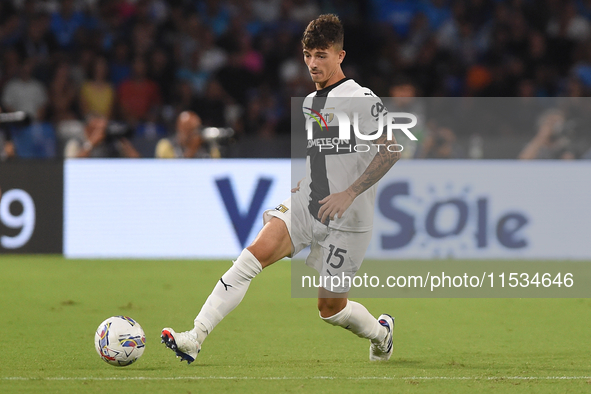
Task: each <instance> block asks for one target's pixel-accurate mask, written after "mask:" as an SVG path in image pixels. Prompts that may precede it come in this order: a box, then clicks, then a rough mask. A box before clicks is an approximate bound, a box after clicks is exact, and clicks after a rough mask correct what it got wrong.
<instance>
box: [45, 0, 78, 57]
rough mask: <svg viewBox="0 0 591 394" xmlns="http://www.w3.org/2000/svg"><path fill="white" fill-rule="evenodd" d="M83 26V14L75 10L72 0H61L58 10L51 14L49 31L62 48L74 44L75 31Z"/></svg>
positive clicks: (67, 47) (70, 46)
mask: <svg viewBox="0 0 591 394" xmlns="http://www.w3.org/2000/svg"><path fill="white" fill-rule="evenodd" d="M82 26H84V14H83V13H82V12H80V11H77V10H75V8H74V0H62V1H61V2H60V10H59V11H57V12H54V13H53V14H52V15H51V31H52V32H53V35H54V37H55V39H56V40H57V43H58V44H59V46H60V47H62V48H63V49H70V48H72V47H73V45H74V39H75V37H76V32H77V31H78V29H79V28H81V27H82Z"/></svg>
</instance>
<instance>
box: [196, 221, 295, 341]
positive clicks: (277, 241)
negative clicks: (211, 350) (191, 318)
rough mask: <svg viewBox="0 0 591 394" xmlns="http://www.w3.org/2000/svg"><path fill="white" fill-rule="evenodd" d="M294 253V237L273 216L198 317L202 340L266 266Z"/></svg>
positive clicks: (216, 288) (216, 289)
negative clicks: (292, 245) (292, 246)
mask: <svg viewBox="0 0 591 394" xmlns="http://www.w3.org/2000/svg"><path fill="white" fill-rule="evenodd" d="M289 255H291V239H290V237H289V232H288V231H287V226H286V224H285V222H284V221H283V220H281V219H279V218H276V217H273V218H271V219H270V220H269V221H268V222H267V223H266V224H265V225H264V226H263V229H262V230H261V231H260V232H259V234H258V235H257V237H256V238H255V240H254V241H253V242H252V244H251V245H250V246H248V247H247V248H246V249H244V250H243V251H242V253H241V254H240V256H238V258H237V259H236V261H234V264H233V265H232V267H230V269H229V270H228V271H226V273H225V274H224V275H222V277H221V278H220V280H219V281H218V283H217V284H216V286H215V288H214V289H213V292H212V293H211V295H210V296H209V298H207V301H205V304H204V305H203V307H202V308H201V312H199V315H197V317H196V318H195V332H196V334H197V335H198V341H199V342H200V343H203V341H204V340H205V337H206V336H207V335H208V334H209V333H211V331H212V330H213V329H214V328H215V326H216V325H217V324H218V323H219V322H220V321H221V320H222V319H223V318H224V317H226V316H227V315H228V314H229V313H230V312H231V311H232V310H233V309H234V308H236V307H237V306H238V304H240V302H241V301H242V299H243V298H244V295H245V294H246V291H247V290H248V287H249V285H250V282H251V280H252V279H254V277H255V276H256V275H258V274H259V273H260V272H261V271H262V270H263V268H265V267H268V266H269V265H271V264H273V263H274V262H276V261H278V260H281V259H282V258H284V257H287V256H289Z"/></svg>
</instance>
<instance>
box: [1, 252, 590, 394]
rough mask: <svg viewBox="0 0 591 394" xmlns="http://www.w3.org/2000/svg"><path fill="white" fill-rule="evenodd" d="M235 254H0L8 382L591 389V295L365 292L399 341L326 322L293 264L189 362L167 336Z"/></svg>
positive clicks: (186, 387) (52, 387)
mask: <svg viewBox="0 0 591 394" xmlns="http://www.w3.org/2000/svg"><path fill="white" fill-rule="evenodd" d="M229 266H230V262H229V261H123V260H118V261H113V260H107V261H101V260H80V261H77V260H66V259H64V258H63V257H59V256H1V257H0V270H1V273H2V274H1V275H0V305H1V308H2V313H1V315H0V316H1V318H0V332H1V333H2V335H1V336H0V351H1V356H0V360H1V362H0V393H24V392H35V393H36V392H43V393H99V392H100V393H151V392H171V393H172V392H174V393H224V392H289V393H310V392H326V393H329V392H334V393H361V392H373V391H370V390H375V389H377V390H380V391H376V392H409V393H431V392H438V393H463V392H467V393H473V392H496V393H501V392H502V393H504V392H518V393H521V392H528V393H529V392H552V393H566V392H589V391H591V377H590V376H591V357H590V356H591V341H590V338H589V336H590V335H589V332H590V327H591V300H589V299H363V300H361V301H362V302H363V303H364V304H365V305H366V306H367V307H368V309H369V310H370V311H371V312H372V313H373V314H374V315H376V316H377V315H379V314H380V313H384V312H387V313H390V314H392V315H393V316H395V317H396V330H395V336H394V343H395V350H394V355H393V356H392V359H391V360H390V361H389V362H385V363H370V362H369V361H368V342H367V341H366V340H362V339H359V338H357V337H355V336H354V335H352V334H351V333H349V332H347V331H345V330H343V329H340V328H336V327H332V326H329V325H328V324H325V323H323V322H322V321H321V320H320V319H319V318H318V312H317V310H316V300H314V299H292V298H291V297H290V266H289V262H288V261H281V262H279V263H277V264H275V265H274V266H272V267H270V268H269V269H267V270H265V272H263V273H262V274H261V275H260V276H259V277H257V278H256V279H255V280H254V281H253V283H252V285H251V287H250V290H249V292H248V294H247V295H246V297H245V299H244V301H243V302H242V304H241V305H240V306H239V307H238V308H237V309H236V310H235V311H234V312H233V313H232V314H230V316H228V317H227V318H226V319H225V320H224V321H222V322H221V323H220V325H219V326H218V327H217V328H216V330H215V331H214V332H213V333H212V334H211V335H210V336H209V338H208V339H207V341H206V342H205V344H204V346H203V348H202V351H201V354H200V355H199V357H198V358H197V360H196V361H195V362H194V363H193V364H192V365H190V366H187V364H186V363H182V364H181V363H179V362H178V360H177V359H176V358H175V357H174V354H173V353H172V352H171V351H170V350H168V349H165V347H164V346H163V345H162V344H160V338H159V334H160V330H161V329H162V328H163V327H165V326H171V327H173V328H175V329H178V330H185V329H189V328H191V326H192V321H193V318H194V316H195V315H196V314H197V312H198V311H199V308H200V306H201V304H202V303H203V302H204V301H205V299H206V297H207V295H208V294H209V293H210V291H211V289H212V288H213V286H214V285H215V283H216V281H217V280H218V278H219V277H220V276H221V274H222V273H223V272H224V271H225V270H226V269H227V268H228V267H229ZM119 314H124V315H128V316H131V317H133V318H134V319H136V320H137V321H138V322H139V323H140V324H141V325H142V327H143V328H144V331H145V333H146V337H147V346H146V351H145V352H144V355H143V357H142V358H141V359H140V360H139V361H137V362H136V363H135V364H133V365H131V366H129V367H125V368H116V367H112V366H110V365H108V364H106V363H104V362H103V361H101V360H100V358H99V356H98V355H97V354H96V352H95V350H94V345H93V339H94V331H95V329H96V328H97V326H98V325H99V323H100V322H101V321H103V320H104V319H105V318H107V317H109V316H112V315H119Z"/></svg>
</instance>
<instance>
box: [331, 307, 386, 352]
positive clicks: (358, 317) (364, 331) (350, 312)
mask: <svg viewBox="0 0 591 394" xmlns="http://www.w3.org/2000/svg"><path fill="white" fill-rule="evenodd" d="M320 317H321V318H322V320H324V321H325V322H327V323H329V324H332V325H333V326H339V327H343V328H345V329H347V330H349V331H351V332H352V333H353V334H355V335H357V336H358V337H361V338H367V339H369V340H371V341H373V342H376V343H379V342H381V341H383V340H384V338H385V337H386V335H387V334H388V332H387V330H386V327H384V326H382V325H381V324H380V323H378V320H377V319H376V318H375V317H373V316H372V315H371V313H369V311H368V310H367V309H366V308H365V307H364V306H363V305H361V304H360V303H358V302H355V301H347V306H345V308H343V310H342V311H340V312H339V313H337V314H336V315H332V316H330V317H322V316H320Z"/></svg>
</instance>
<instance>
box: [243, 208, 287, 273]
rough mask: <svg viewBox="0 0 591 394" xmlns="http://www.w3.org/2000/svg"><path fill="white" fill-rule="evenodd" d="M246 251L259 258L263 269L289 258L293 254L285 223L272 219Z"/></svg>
mask: <svg viewBox="0 0 591 394" xmlns="http://www.w3.org/2000/svg"><path fill="white" fill-rule="evenodd" d="M246 249H248V250H249V251H250V253H252V254H253V255H254V256H255V257H256V258H257V260H258V261H259V262H260V263H261V265H262V266H263V268H265V267H267V266H269V265H271V264H273V263H274V262H276V261H277V260H280V259H282V258H283V257H285V256H288V255H289V254H290V252H291V238H290V237H289V233H288V232H287V227H286V226H285V223H284V222H283V221H282V220H280V219H277V218H273V219H271V220H270V221H269V222H268V223H267V224H266V225H265V226H264V227H263V229H262V230H261V232H260V233H259V235H258V236H257V237H256V238H255V240H254V241H253V242H252V244H251V245H250V246H248V247H247V248H246Z"/></svg>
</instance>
